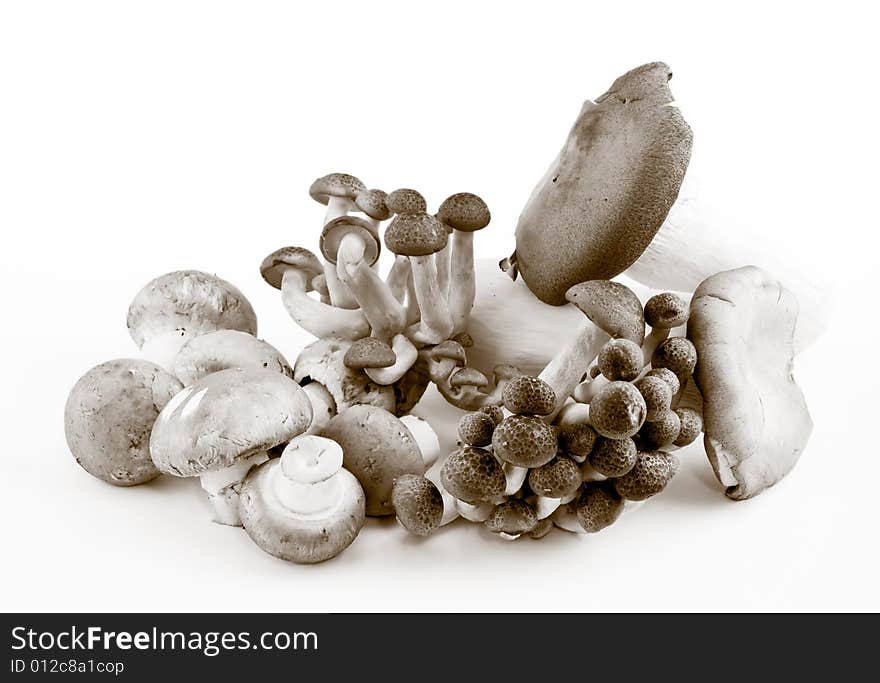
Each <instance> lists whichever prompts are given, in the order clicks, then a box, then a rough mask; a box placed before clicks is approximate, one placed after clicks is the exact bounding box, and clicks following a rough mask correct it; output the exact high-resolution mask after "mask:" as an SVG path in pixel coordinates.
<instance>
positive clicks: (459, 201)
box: [437, 192, 492, 232]
mask: <svg viewBox="0 0 880 683" xmlns="http://www.w3.org/2000/svg"><path fill="white" fill-rule="evenodd" d="M437 218H438V219H440V222H441V223H445V224H446V225H448V226H449V227H450V228H453V229H454V230H460V231H462V232H475V231H477V230H482V229H483V228H485V227H486V226H487V225H489V221H491V220H492V215H491V214H490V213H489V207H488V206H486V202H484V201H483V200H482V199H480V198H479V197H478V196H477V195H475V194H471V193H470V192H459V193H457V194H454V195H451V196H450V197H447V198H446V199H445V200H444V201H443V203H442V204H441V205H440V208H439V209H438V211H437Z"/></svg>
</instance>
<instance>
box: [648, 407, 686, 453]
mask: <svg viewBox="0 0 880 683" xmlns="http://www.w3.org/2000/svg"><path fill="white" fill-rule="evenodd" d="M680 432H681V420H680V419H679V417H678V414H677V413H675V412H673V411H671V410H668V411H666V413H664V414H663V416H662V417H661V418H660V419H659V420H654V421H652V422H645V424H643V425H642V428H641V430H639V436H640V437H641V439H642V441H643V442H644V443H645V445H647V446H649V447H650V448H669V446H671V445H672V444H673V443H674V442H675V440H676V439H677V438H678V435H679V433H680Z"/></svg>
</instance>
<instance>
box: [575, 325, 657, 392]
mask: <svg viewBox="0 0 880 683" xmlns="http://www.w3.org/2000/svg"><path fill="white" fill-rule="evenodd" d="M644 366H645V361H644V351H643V347H642V346H639V345H638V344H636V343H635V342H632V341H630V340H629V339H611V340H610V341H608V342H607V343H606V344H605V345H604V346H603V347H602V349H601V350H600V351H599V356H598V359H597V364H596V366H595V367H596V368H598V370H599V374H598V375H596V377H594V378H592V379H590V380H586V381H583V382H581V383H580V384H578V385H577V386H576V387H575V388H574V391H572V392H571V395H572V398H574V400H575V401H579V402H580V403H589V402H590V401H592V400H593V397H594V396H596V394H598V393H599V392H600V391H601V390H602V389H604V388H605V387H606V386H608V383H609V382H617V381H624V382H630V381H632V380H634V379H635V378H636V377H638V376H639V374H640V373H641V372H642V369H643V368H644Z"/></svg>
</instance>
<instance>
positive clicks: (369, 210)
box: [354, 190, 391, 225]
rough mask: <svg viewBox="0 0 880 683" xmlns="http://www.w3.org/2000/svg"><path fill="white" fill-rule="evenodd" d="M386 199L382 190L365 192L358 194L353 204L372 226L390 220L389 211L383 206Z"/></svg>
mask: <svg viewBox="0 0 880 683" xmlns="http://www.w3.org/2000/svg"><path fill="white" fill-rule="evenodd" d="M387 198H388V195H387V194H386V193H385V192H383V191H382V190H365V191H364V192H360V193H358V195H357V197H355V200H354V203H355V204H356V205H357V208H359V209H360V210H361V211H363V212H364V213H365V214H366V215H367V216H369V217H370V220H371V221H373V225H378V223H379V222H381V221H386V220H388V219H389V218H391V210H390V209H389V208H388V206H387V205H386V204H385V200H386V199H387Z"/></svg>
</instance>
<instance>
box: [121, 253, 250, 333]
mask: <svg viewBox="0 0 880 683" xmlns="http://www.w3.org/2000/svg"><path fill="white" fill-rule="evenodd" d="M126 322H127V325H128V332H129V334H130V335H131V338H132V339H133V340H134V341H135V343H136V344H137V345H138V347H142V346H143V345H144V341H145V340H146V339H148V338H150V337H153V336H155V335H158V334H163V333H166V332H173V331H175V330H179V331H180V332H181V333H182V336H183V334H186V333H189V334H190V335H191V336H195V335H197V334H203V333H205V332H211V331H213V330H241V331H242V332H247V333H248V334H253V335H256V334H257V315H256V313H254V308H253V306H251V303H250V301H248V300H247V298H246V297H245V296H244V294H242V293H241V292H240V291H239V290H238V288H237V287H235V285H233V284H232V283H230V282H227V281H226V280H223V279H222V278H219V277H217V276H216V275H211V274H209V273H203V272H201V271H198V270H178V271H174V272H171V273H166V274H164V275H160V276H159V277H157V278H155V279H154V280H151V281H150V282H148V283H147V284H146V285H145V286H144V288H143V289H141V291H140V292H138V293H137V295H136V296H135V298H134V300H133V301H132V302H131V305H130V306H129V308H128V318H127V321H126Z"/></svg>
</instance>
